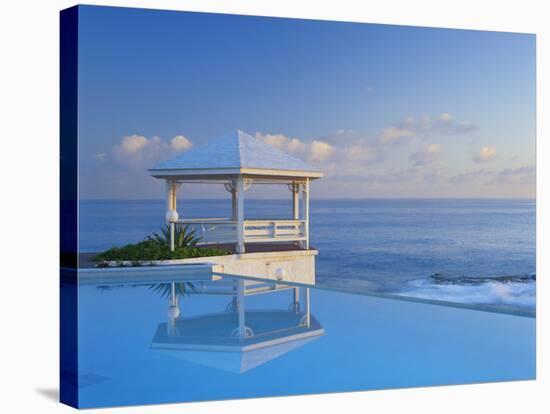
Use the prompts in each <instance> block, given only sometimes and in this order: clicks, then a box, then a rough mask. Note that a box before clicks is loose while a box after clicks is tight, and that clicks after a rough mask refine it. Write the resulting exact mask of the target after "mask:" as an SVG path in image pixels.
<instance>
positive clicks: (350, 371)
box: [64, 280, 535, 408]
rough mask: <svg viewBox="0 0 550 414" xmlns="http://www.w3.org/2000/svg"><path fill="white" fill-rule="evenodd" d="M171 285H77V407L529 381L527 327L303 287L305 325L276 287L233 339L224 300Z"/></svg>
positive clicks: (258, 299) (530, 322)
mask: <svg viewBox="0 0 550 414" xmlns="http://www.w3.org/2000/svg"><path fill="white" fill-rule="evenodd" d="M225 282H226V283H227V282H228V281H227V280H226V281H225ZM233 282H234V281H233ZM211 283H212V284H214V283H216V282H211ZM174 287H175V288H176V290H172V289H174ZM174 287H172V284H171V283H165V284H147V283H146V281H144V284H140V285H118V286H101V285H87V286H80V287H79V303H78V313H79V321H78V323H79V328H78V329H79V330H78V374H77V375H75V376H74V378H71V375H72V374H71V373H65V374H64V375H65V379H64V380H65V381H68V382H71V383H72V384H73V385H74V386H75V387H77V389H78V395H79V405H80V407H83V408H91V407H106V406H118V405H136V404H158V403H169V402H185V401H201V400H218V399H231V398H252V397H264V396H278V395H293V394H310V393H323V392H341V391H356V390H375V389H386V388H400V387H420V386H433V385H448V384H465V383H477V382H492V381H512V380H529V379H534V378H535V319H534V318H529V317H521V316H514V315H506V314H498V313H489V312H483V311H478V310H469V309H458V308H453V307H446V306H439V305H433V304H426V303H414V302H409V301H402V300H393V299H386V298H379V297H372V296H364V295H355V294H348V293H340V292H335V291H328V290H319V289H311V291H310V302H309V305H310V306H309V311H310V313H309V320H306V319H304V317H303V316H304V307H305V305H304V302H303V301H302V303H301V306H302V308H301V310H300V311H297V310H296V309H295V305H296V302H295V289H292V288H290V287H285V286H281V285H279V288H280V290H277V291H273V292H271V291H266V292H263V293H262V292H261V291H257V292H255V293H256V294H252V293H254V292H253V291H252V290H251V291H250V294H249V295H247V296H245V297H244V305H245V307H244V309H245V310H244V312H243V313H242V318H243V319H242V320H241V323H243V328H246V329H247V330H246V331H245V330H243V331H242V332H241V331H239V317H238V313H237V312H236V311H235V302H234V300H235V299H234V297H233V296H231V295H228V294H227V293H224V292H223V290H222V291H220V290H216V288H215V287H214V288H212V287H210V288H209V289H204V287H203V286H202V285H201V284H200V283H195V284H194V285H193V286H189V285H187V284H181V283H177V284H175V285H174ZM174 292H175V293H176V295H175V296H173V293H174ZM174 297H177V307H178V309H179V313H180V314H179V315H177V313H178V312H177V311H176V312H175V313H174V309H173V306H172V307H171V305H174ZM176 316H177V317H176ZM239 332H241V333H242V334H243V335H244V336H243V337H240V336H239Z"/></svg>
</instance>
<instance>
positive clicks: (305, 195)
mask: <svg viewBox="0 0 550 414" xmlns="http://www.w3.org/2000/svg"><path fill="white" fill-rule="evenodd" d="M302 194H303V195H302V198H303V200H302V209H303V213H302V219H303V220H304V237H305V241H304V242H303V243H302V247H303V248H304V249H309V178H306V182H305V184H304V187H303V190H302Z"/></svg>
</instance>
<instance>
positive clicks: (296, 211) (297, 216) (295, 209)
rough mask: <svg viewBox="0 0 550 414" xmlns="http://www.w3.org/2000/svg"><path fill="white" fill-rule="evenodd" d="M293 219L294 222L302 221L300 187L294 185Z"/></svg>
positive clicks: (296, 184)
mask: <svg viewBox="0 0 550 414" xmlns="http://www.w3.org/2000/svg"><path fill="white" fill-rule="evenodd" d="M292 217H293V218H294V220H299V219H300V185H299V184H298V183H292Z"/></svg>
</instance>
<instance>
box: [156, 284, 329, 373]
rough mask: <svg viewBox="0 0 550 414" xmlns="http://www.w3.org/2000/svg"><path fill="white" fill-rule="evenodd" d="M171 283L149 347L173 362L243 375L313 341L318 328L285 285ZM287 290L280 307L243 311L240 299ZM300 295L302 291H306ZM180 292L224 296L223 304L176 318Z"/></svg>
mask: <svg viewBox="0 0 550 414" xmlns="http://www.w3.org/2000/svg"><path fill="white" fill-rule="evenodd" d="M182 283H187V282H171V283H168V284H163V286H162V287H161V289H165V290H167V291H168V292H169V295H168V302H169V304H168V312H167V321H166V322H164V323H161V324H159V326H158V328H157V331H156V333H155V336H154V338H153V340H152V344H151V348H152V349H153V350H154V351H158V352H162V353H163V354H166V355H169V356H171V357H174V358H178V359H183V360H186V361H189V362H193V363H197V364H201V365H206V366H209V367H213V368H217V369H221V370H224V371H229V372H233V373H243V372H246V371H248V370H250V369H253V368H255V367H257V366H259V365H262V364H264V363H266V362H268V361H270V360H273V359H275V358H278V357H280V356H282V355H284V354H286V353H288V352H290V351H292V350H294V349H297V348H299V347H302V346H304V345H306V344H307V343H309V342H311V341H314V340H316V339H318V338H319V337H320V336H322V335H323V334H324V332H325V331H324V329H323V327H322V325H321V324H320V323H319V321H317V319H315V317H314V316H313V315H311V310H310V304H309V300H310V299H309V289H308V290H306V291H307V292H308V294H307V295H306V294H304V295H303V297H302V298H300V297H299V295H298V292H299V290H298V289H297V288H296V287H294V286H291V285H287V284H280V283H279V284H276V283H271V282H263V281H254V280H244V279H237V278H223V279H221V280H217V281H212V282H196V283H195V282H194V283H193V284H192V285H189V284H188V285H187V286H185V285H182ZM283 290H284V291H289V292H290V293H291V295H290V301H289V305H288V308H286V309H284V308H283V309H261V308H260V309H249V310H247V309H245V299H246V298H247V297H250V296H254V295H260V294H271V293H273V292H278V291H283ZM306 291H304V292H306ZM184 294H200V295H224V296H227V298H228V301H227V306H226V308H225V309H220V311H219V312H211V313H207V314H200V315H195V316H192V317H181V311H180V303H179V302H180V297H181V296H183V295H184Z"/></svg>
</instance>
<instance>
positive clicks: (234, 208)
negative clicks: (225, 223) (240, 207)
mask: <svg viewBox="0 0 550 414" xmlns="http://www.w3.org/2000/svg"><path fill="white" fill-rule="evenodd" d="M231 220H233V221H235V220H237V189H236V188H234V189H233V190H231Z"/></svg>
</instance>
